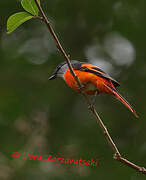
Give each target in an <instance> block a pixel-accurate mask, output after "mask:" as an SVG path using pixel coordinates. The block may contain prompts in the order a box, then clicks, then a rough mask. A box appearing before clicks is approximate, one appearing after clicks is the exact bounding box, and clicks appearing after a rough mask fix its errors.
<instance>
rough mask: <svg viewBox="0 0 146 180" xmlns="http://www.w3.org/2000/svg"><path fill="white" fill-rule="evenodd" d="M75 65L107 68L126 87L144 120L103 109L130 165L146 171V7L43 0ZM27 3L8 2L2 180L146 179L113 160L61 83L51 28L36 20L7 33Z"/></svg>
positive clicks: (126, 0)
mask: <svg viewBox="0 0 146 180" xmlns="http://www.w3.org/2000/svg"><path fill="white" fill-rule="evenodd" d="M42 6H43V8H44V10H45V12H46V14H47V16H48V18H49V19H50V21H51V23H52V25H53V27H54V29H55V31H56V32H57V34H58V36H59V39H60V41H61V43H62V44H63V47H64V48H65V50H66V51H67V53H68V54H69V55H70V56H71V58H72V59H76V60H81V61H82V60H83V61H88V62H91V63H94V64H96V65H99V66H100V67H101V68H102V69H103V70H104V71H106V72H108V73H109V74H110V75H111V76H113V77H114V78H115V79H117V80H118V81H119V82H120V83H121V87H120V92H121V94H122V95H123V96H124V97H126V98H127V99H128V101H129V102H130V103H131V104H132V105H133V106H134V107H135V109H136V111H137V113H138V115H139V117H140V118H139V119H136V118H135V117H134V116H133V114H132V113H131V112H130V111H128V109H127V108H126V107H124V106H123V105H122V104H121V103H119V102H117V101H116V100H115V99H114V98H112V97H111V96H108V95H100V96H98V97H97V98H96V108H97V111H98V112H99V114H100V116H101V118H102V119H103V121H104V123H105V124H106V126H107V128H108V130H109V132H110V133H111V135H112V137H113V139H114V141H115V143H116V144H117V146H118V148H119V149H120V151H121V154H122V155H124V157H126V158H128V159H129V160H131V161H132V162H135V163H136V164H138V165H141V166H145V167H146V83H145V82H146V50H145V48H146V21H145V19H146V1H145V0H140V1H137V0H119V1H117V0H91V1H90V0H78V1H74V0H69V1H66V0H52V1H47V0H42ZM20 11H23V9H22V7H21V4H20V1H19V0H13V1H12V0H5V1H0V82H1V83H0V180H17V179H22V180H25V179H27V180H29V179H31V180H33V179H35V180H39V179H41V180H48V179H50V180H60V179H63V180H64V179H73V180H74V179H77V180H79V179H85V180H89V179H98V180H106V179H119V180H123V179H125V180H144V179H145V176H144V175H142V174H140V173H138V172H136V171H135V170H133V169H130V168H128V167H126V166H124V165H123V164H121V163H119V162H117V161H115V160H113V158H112V156H113V152H112V150H111V148H110V147H109V145H108V143H107V142H106V140H105V138H104V136H103V133H102V131H101V129H100V128H99V127H98V126H97V125H96V121H95V119H94V117H93V116H92V114H91V113H90V112H89V111H88V109H87V105H86V102H85V101H84V99H83V97H82V96H80V95H78V94H77V93H75V92H74V91H72V90H71V89H70V88H68V87H67V85H66V84H65V83H64V82H63V81H62V80H60V79H58V80H54V81H48V77H49V75H51V73H52V72H53V70H54V68H55V67H56V66H57V65H58V63H60V62H62V61H64V59H63V57H62V56H61V54H60V53H59V51H58V50H56V47H55V43H54V42H53V41H52V38H51V36H50V34H49V33H48V30H47V28H46V27H45V25H44V24H43V23H41V22H40V21H38V20H31V21H29V22H27V23H25V24H24V25H22V26H21V27H20V28H18V29H17V30H16V31H15V32H13V33H12V34H10V35H8V34H7V33H6V21H7V18H8V17H9V16H10V15H11V14H13V13H15V12H20ZM13 152H19V153H20V154H21V155H22V154H23V153H24V152H26V153H30V154H34V153H38V154H41V153H44V154H47V153H50V154H51V153H52V154H53V156H58V157H64V158H70V159H80V158H82V159H85V160H90V159H92V158H93V159H94V160H96V159H98V165H97V166H96V167H90V166H89V167H83V166H76V165H61V164H56V163H54V162H46V163H42V162H41V161H37V160H31V161H30V160H20V159H19V158H12V153H13Z"/></svg>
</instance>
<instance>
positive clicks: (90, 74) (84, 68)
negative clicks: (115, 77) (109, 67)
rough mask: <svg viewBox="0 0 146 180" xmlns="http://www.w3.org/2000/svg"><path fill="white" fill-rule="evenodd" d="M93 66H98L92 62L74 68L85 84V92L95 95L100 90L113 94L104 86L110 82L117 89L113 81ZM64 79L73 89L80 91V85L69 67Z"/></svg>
mask: <svg viewBox="0 0 146 180" xmlns="http://www.w3.org/2000/svg"><path fill="white" fill-rule="evenodd" d="M93 68H97V66H94V65H91V64H82V65H81V68H80V69H74V72H75V74H76V75H77V77H78V78H79V80H80V82H81V83H82V84H83V86H84V90H85V92H86V93H87V94H88V95H94V94H95V92H96V91H98V93H109V94H111V92H110V91H109V90H108V89H107V88H106V87H105V86H104V84H109V85H110V86H111V87H113V88H114V89H115V87H114V85H113V83H112V81H111V80H110V79H108V78H109V77H108V78H107V77H106V78H105V77H104V72H103V71H97V70H96V69H93ZM94 72H95V73H94ZM96 73H100V75H101V76H97V74H96ZM102 74H103V77H102ZM64 79H65V81H66V83H67V84H68V85H69V86H70V87H71V88H72V89H74V90H75V91H77V92H80V90H79V88H78V85H77V83H76V81H75V79H74V77H73V76H72V74H71V73H70V71H69V69H67V71H66V72H65V74H64Z"/></svg>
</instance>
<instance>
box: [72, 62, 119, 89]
mask: <svg viewBox="0 0 146 180" xmlns="http://www.w3.org/2000/svg"><path fill="white" fill-rule="evenodd" d="M72 66H73V68H74V69H77V70H81V71H84V72H89V73H93V74H95V75H97V76H99V77H102V78H104V79H107V80H110V81H111V82H112V83H113V85H114V86H115V88H117V87H118V86H120V84H119V83H118V82H117V81H116V80H115V79H113V78H112V77H110V76H109V75H108V74H107V73H105V72H104V71H103V70H101V69H100V68H99V67H97V66H95V65H91V64H88V63H83V62H81V63H73V64H72Z"/></svg>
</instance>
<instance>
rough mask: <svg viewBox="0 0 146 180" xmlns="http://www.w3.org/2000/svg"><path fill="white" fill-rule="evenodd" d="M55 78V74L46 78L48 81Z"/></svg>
mask: <svg viewBox="0 0 146 180" xmlns="http://www.w3.org/2000/svg"><path fill="white" fill-rule="evenodd" d="M56 77H57V76H56V74H53V75H52V76H50V77H49V78H48V80H53V79H55V78H56Z"/></svg>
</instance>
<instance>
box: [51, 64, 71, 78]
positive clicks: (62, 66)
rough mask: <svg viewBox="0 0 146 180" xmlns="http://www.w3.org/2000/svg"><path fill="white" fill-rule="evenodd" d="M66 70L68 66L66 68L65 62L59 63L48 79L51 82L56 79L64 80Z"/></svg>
mask: <svg viewBox="0 0 146 180" xmlns="http://www.w3.org/2000/svg"><path fill="white" fill-rule="evenodd" d="M67 68H68V66H67V64H66V62H62V63H60V64H59V65H58V66H57V67H56V69H55V71H54V73H53V74H52V76H51V77H49V80H53V79H55V78H57V77H61V78H64V73H65V72H66V70H67Z"/></svg>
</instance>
